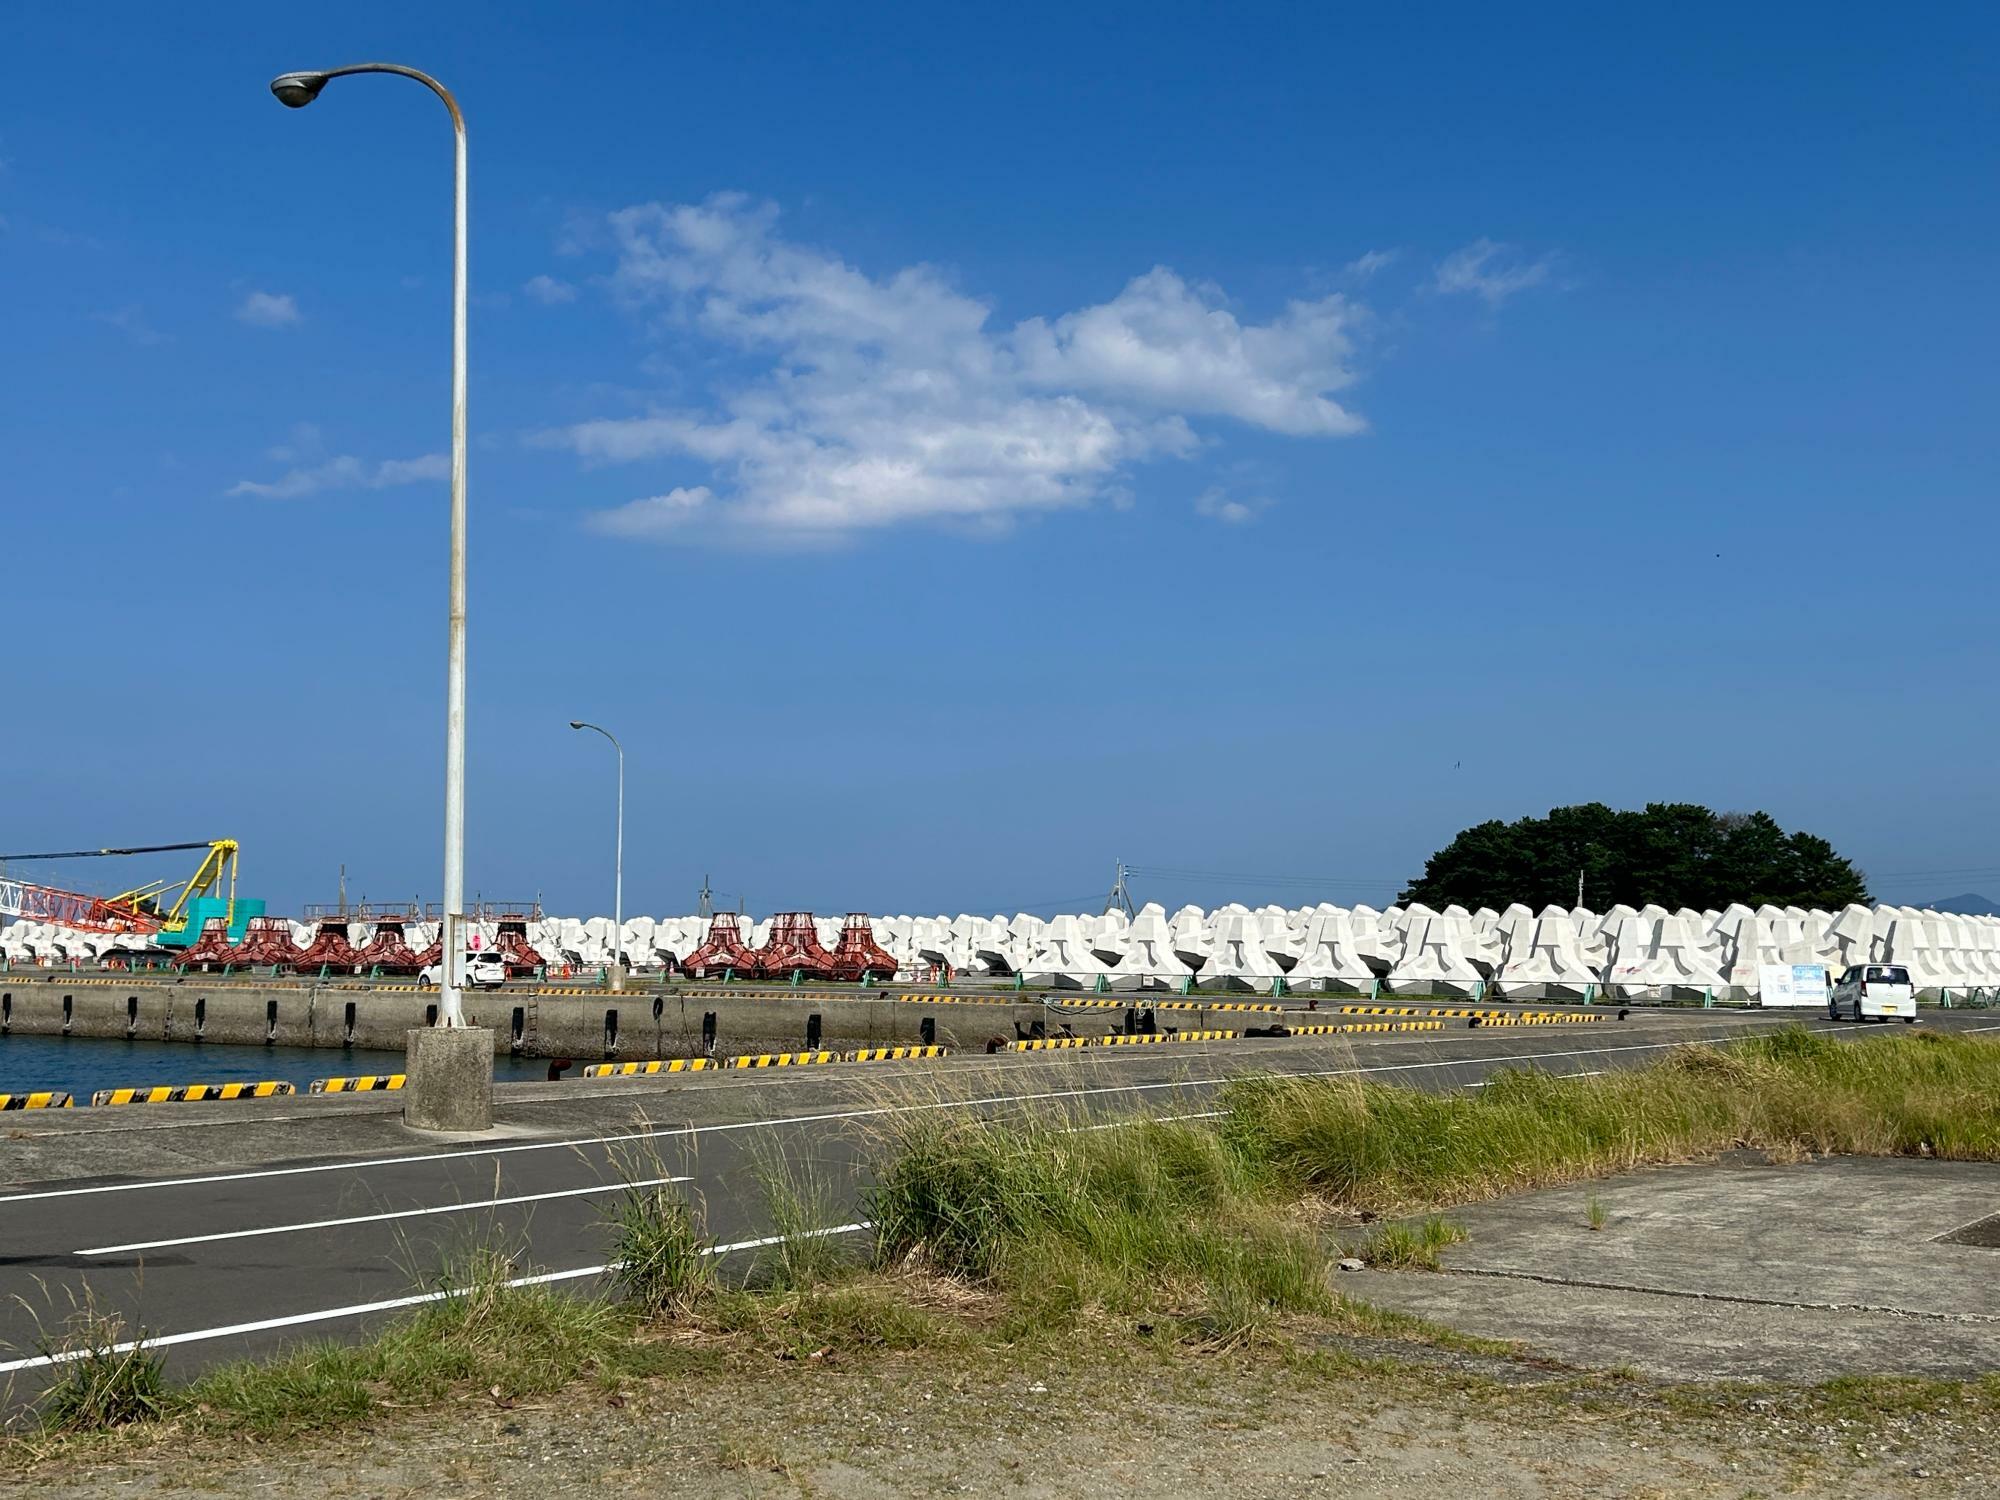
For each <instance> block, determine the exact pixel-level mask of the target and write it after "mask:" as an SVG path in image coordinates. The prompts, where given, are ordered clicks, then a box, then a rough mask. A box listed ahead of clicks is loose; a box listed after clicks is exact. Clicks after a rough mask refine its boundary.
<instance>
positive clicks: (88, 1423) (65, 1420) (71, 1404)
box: [40, 1293, 168, 1433]
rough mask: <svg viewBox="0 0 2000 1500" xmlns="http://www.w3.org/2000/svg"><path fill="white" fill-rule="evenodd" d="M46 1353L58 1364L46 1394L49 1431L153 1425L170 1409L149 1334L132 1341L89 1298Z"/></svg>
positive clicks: (45, 1346) (46, 1343) (48, 1342)
mask: <svg viewBox="0 0 2000 1500" xmlns="http://www.w3.org/2000/svg"><path fill="white" fill-rule="evenodd" d="M127 1344H129V1345H130V1347H128V1348H126V1347H120V1346H121V1345H127ZM42 1353H43V1354H45V1355H49V1356H52V1357H54V1358H55V1360H56V1363H55V1364H54V1365H51V1366H50V1367H49V1370H50V1374H51V1376H52V1380H51V1383H50V1384H49V1385H48V1386H47V1387H46V1388H45V1389H44V1390H43V1391H42V1395H41V1402H40V1414H41V1425H42V1429H43V1431H45V1432H48V1433H83V1432H104V1431H108V1430H110V1429H111V1428H114V1427H124V1426H128V1425H130V1424H131V1423H134V1422H148V1421H151V1420H153V1419H154V1418H156V1417H158V1416H159V1415H160V1414H161V1413H162V1412H163V1411H164V1410H165V1409H166V1406H167V1402H168V1396H167V1388H166V1381H165V1379H164V1378H163V1377H162V1375H161V1373H160V1358H159V1356H158V1355H157V1354H155V1353H154V1352H153V1351H152V1350H151V1349H150V1348H149V1347H147V1345H146V1342H145V1337H144V1335H143V1334H140V1335H139V1336H137V1337H136V1338H132V1339H127V1338H126V1336H125V1325H124V1322H123V1321H122V1320H121V1319H119V1318H118V1317H116V1316H115V1315H113V1314H109V1313H102V1312H99V1311H98V1310H97V1307H96V1305H95V1304H94V1303H92V1302H91V1301H90V1300H89V1299H88V1294H87V1293H86V1294H85V1300H84V1301H83V1302H81V1303H79V1304H77V1305H76V1306H75V1308H74V1309H73V1311H72V1315H71V1317H70V1318H69V1320H68V1321H67V1323H66V1324H65V1325H64V1329H63V1332H62V1334H61V1335H60V1336H59V1337H58V1338H55V1339H44V1340H43V1342H42Z"/></svg>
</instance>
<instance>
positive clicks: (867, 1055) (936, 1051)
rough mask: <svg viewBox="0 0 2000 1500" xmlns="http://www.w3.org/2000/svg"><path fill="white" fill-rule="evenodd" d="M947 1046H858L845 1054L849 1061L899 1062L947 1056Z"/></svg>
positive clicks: (948, 1054) (948, 1052) (949, 1053)
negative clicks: (915, 1058) (907, 1059)
mask: <svg viewBox="0 0 2000 1500" xmlns="http://www.w3.org/2000/svg"><path fill="white" fill-rule="evenodd" d="M950 1055H951V1049H950V1048H949V1047H860V1048H857V1049H856V1050H855V1051H853V1052H850V1053H848V1054H847V1061H849V1062H901V1061H903V1060H904V1059H906V1058H912V1057H949V1056H950Z"/></svg>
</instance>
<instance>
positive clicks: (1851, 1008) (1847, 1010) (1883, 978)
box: [1826, 964, 1917, 1024]
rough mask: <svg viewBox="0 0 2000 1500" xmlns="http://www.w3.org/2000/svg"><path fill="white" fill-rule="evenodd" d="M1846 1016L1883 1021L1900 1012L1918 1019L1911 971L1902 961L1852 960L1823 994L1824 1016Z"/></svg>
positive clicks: (1909, 1019)
mask: <svg viewBox="0 0 2000 1500" xmlns="http://www.w3.org/2000/svg"><path fill="white" fill-rule="evenodd" d="M1842 1016H1846V1017H1848V1018H1849V1019H1851V1020H1855V1021H1886V1020H1888V1019H1889V1018H1890V1017H1891V1016H1901V1017H1902V1018H1903V1021H1904V1023H1905V1024H1908V1023H1910V1022H1913V1021H1915V1020H1916V1019H1917V992H1916V989H1915V987H1914V986H1912V985H1911V983H1910V971H1909V970H1908V969H1906V968H1904V967H1903V966H1902V965H1901V964H1855V965H1854V966H1853V967H1851V968H1850V969H1848V970H1847V972H1846V973H1844V974H1842V975H1841V976H1840V981H1839V982H1838V983H1837V984H1835V985H1834V987H1833V993H1832V994H1830V995H1828V996H1827V997H1826V1018H1827V1019H1828V1020H1829V1021H1838V1020H1839V1019H1840V1018H1841V1017H1842Z"/></svg>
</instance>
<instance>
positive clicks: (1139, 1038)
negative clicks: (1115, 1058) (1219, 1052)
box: [1097, 1031, 1236, 1047]
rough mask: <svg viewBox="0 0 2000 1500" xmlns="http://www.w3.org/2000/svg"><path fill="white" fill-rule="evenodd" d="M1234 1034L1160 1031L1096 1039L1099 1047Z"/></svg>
mask: <svg viewBox="0 0 2000 1500" xmlns="http://www.w3.org/2000/svg"><path fill="white" fill-rule="evenodd" d="M1235 1035H1236V1033H1235V1032H1233V1031H1161V1032H1153V1033H1147V1032H1135V1033H1134V1034H1132V1035H1131V1036H1106V1037H1099V1038H1098V1039H1097V1045H1098V1046H1100V1047H1136V1046H1140V1045H1142V1044H1144V1043H1146V1042H1226V1041H1228V1040H1230V1039H1231V1038H1232V1037H1234V1036H1235Z"/></svg>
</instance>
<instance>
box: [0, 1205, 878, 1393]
mask: <svg viewBox="0 0 2000 1500" xmlns="http://www.w3.org/2000/svg"><path fill="white" fill-rule="evenodd" d="M633 1185H634V1186H637V1185H638V1184H636V1183H635V1184H633ZM874 1227H875V1225H874V1223H873V1222H872V1221H871V1220H868V1219H861V1220H857V1221H856V1222H855V1223H852V1224H836V1225H834V1226H832V1227H831V1228H829V1229H809V1230H807V1231H805V1232H804V1233H803V1234H800V1235H798V1236H797V1238H799V1239H807V1240H817V1239H829V1238H831V1237H833V1236H835V1235H841V1234H858V1233H860V1232H861V1231H862V1230H864V1229H873V1228H874ZM785 1239H786V1236H784V1235H781V1234H773V1235H766V1236H764V1238H762V1239H756V1240H735V1241H733V1242H731V1243H729V1244H726V1245H710V1246H708V1247H707V1248H706V1249H705V1250H703V1251H702V1254H704V1255H729V1254H732V1253H734V1252H735V1251H738V1250H761V1249H763V1248H764V1247H765V1246H767V1245H776V1244H780V1243H782V1242H783V1241H784V1240H785ZM615 1265H616V1262H614V1261H607V1262H606V1263H605V1264H603V1265H601V1266H578V1267H576V1268H575V1269H573V1270H568V1271H542V1272H539V1273H537V1274H536V1275H533V1276H516V1277H514V1278H513V1279H512V1280H510V1281H509V1282H508V1283H507V1285H508V1286H510V1287H522V1286H549V1285H551V1284H553V1283H555V1282H558V1281H581V1280H582V1279H583V1278H584V1277H586V1276H602V1275H603V1274H604V1273H605V1272H606V1271H609V1270H611V1269H613V1267H614V1266H615ZM469 1290H471V1289H470V1288H469V1287H453V1288H448V1289H446V1290H443V1291H436V1292H418V1293H415V1294H413V1295H411V1296H408V1297H388V1298H384V1299H383V1300H382V1301H380V1302H355V1303H351V1304H349V1305H348V1306H346V1307H327V1308H321V1309H319V1310H318V1311H315V1312H303V1313H291V1314H288V1315H287V1316H285V1317H282V1318H261V1319H259V1320H258V1321H257V1322H254V1323H230V1324H228V1325H226V1326H224V1327H221V1328H196V1329H191V1330H189V1331H188V1332H186V1333H163V1334H160V1335H159V1336H158V1337H156V1338H145V1339H127V1340H126V1341H124V1342H123V1343H119V1344H113V1345H112V1346H111V1348H110V1350H109V1351H108V1352H110V1353H112V1354H129V1353H130V1352H131V1351H132V1350H134V1349H137V1348H140V1347H142V1346H143V1347H145V1348H147V1349H168V1348H172V1347H173V1346H174V1345H176V1344H199V1343H204V1342H206V1341H208V1340H211V1339H228V1338H240V1337H241V1336H243V1335H244V1334H250V1333H269V1332H271V1331H273V1330H275V1329H279V1328H300V1327H304V1326H305V1325H306V1324H309V1323H330V1322H332V1321H334V1320H335V1319H337V1318H359V1317H365V1316H367V1315H368V1314H370V1313H383V1312H396V1311H399V1310H400V1309H402V1308H406V1307H422V1306H423V1305H424V1304H425V1303H428V1302H442V1301H444V1300H445V1299H446V1298H448V1297H458V1296H463V1295H464V1294H465V1293H466V1292H467V1291H469ZM91 1352H92V1351H90V1350H88V1349H73V1350H63V1351H60V1352H58V1353H54V1354H33V1355H29V1356H28V1357H27V1358H25V1359H10V1360H7V1361H5V1362H4V1363H0V1375H11V1374H12V1373H13V1372H14V1371H16V1370H39V1369H45V1368H47V1367H48V1366H49V1365H60V1364H67V1363H68V1362H69V1361H70V1360H73V1359H82V1358H84V1357H85V1356H87V1355H88V1354H90V1353H91Z"/></svg>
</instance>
